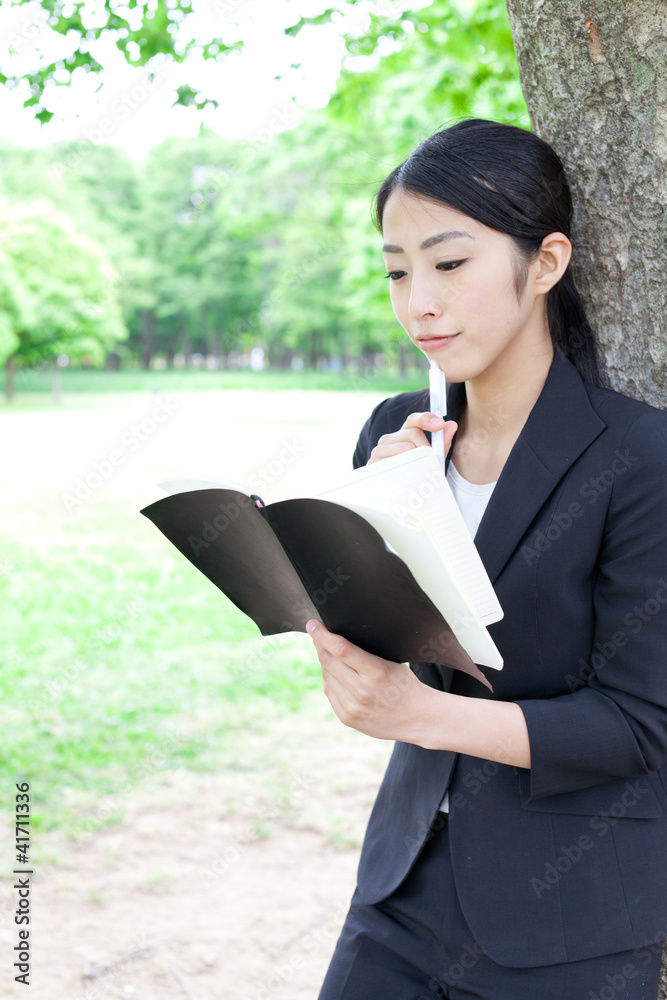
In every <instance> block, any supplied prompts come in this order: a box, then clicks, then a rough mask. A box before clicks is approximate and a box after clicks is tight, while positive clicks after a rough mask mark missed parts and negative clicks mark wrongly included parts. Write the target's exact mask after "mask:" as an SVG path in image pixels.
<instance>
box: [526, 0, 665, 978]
mask: <svg viewBox="0 0 667 1000" xmlns="http://www.w3.org/2000/svg"><path fill="white" fill-rule="evenodd" d="M554 7H555V8H556V10H555V12H554ZM507 9H508V12H509V17H510V24H511V27H512V36H513V39H514V47H515V49H516V54H517V58H518V61H519V68H520V72H521V85H522V87H523V93H524V96H525V98H526V103H527V105H528V109H529V111H530V117H531V123H532V128H533V131H534V132H535V133H536V134H537V135H539V136H541V138H543V139H546V141H547V142H548V143H549V144H550V145H551V146H553V148H554V149H555V150H556V152H557V153H558V155H559V156H560V158H561V160H562V161H563V164H564V166H565V170H566V173H567V176H568V180H569V183H570V187H571V190H572V201H573V212H572V223H573V225H572V243H573V247H574V248H575V259H576V279H577V284H578V287H579V289H580V291H581V294H582V297H583V299H584V304H585V306H586V311H587V313H588V318H589V320H590V323H591V326H592V327H593V329H594V330H595V332H596V336H597V341H598V344H599V345H600V361H601V367H602V369H603V377H604V378H605V379H606V382H607V384H608V385H609V386H610V387H611V388H614V389H617V390H619V391H620V392H623V393H625V394H626V395H628V396H634V397H636V398H639V399H644V400H646V401H647V402H649V403H652V404H653V405H654V406H658V407H661V408H663V409H664V408H665V407H667V315H666V313H667V305H666V303H667V298H666V296H665V281H666V278H667V274H666V272H667V238H666V234H667V71H666V68H665V67H666V66H667V6H665V5H664V4H656V3H653V2H650V3H649V2H647V0H632V2H631V3H627V2H624V0H603V2H602V3H597V4H595V5H590V6H589V5H586V6H584V5H583V4H581V3H576V2H574V0H562V2H561V3H559V4H557V5H554V4H549V3H546V2H545V0H507ZM660 996H661V997H665V996H667V947H666V948H665V949H663V958H662V975H661V990H660Z"/></svg>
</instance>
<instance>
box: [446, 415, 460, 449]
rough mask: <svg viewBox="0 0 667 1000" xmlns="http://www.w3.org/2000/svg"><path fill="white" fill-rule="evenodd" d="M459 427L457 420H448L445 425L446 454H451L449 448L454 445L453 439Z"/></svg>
mask: <svg viewBox="0 0 667 1000" xmlns="http://www.w3.org/2000/svg"><path fill="white" fill-rule="evenodd" d="M458 429H459V425H458V424H457V422H456V421H455V420H446V421H445V426H444V428H443V432H444V438H445V455H447V454H449V449H450V448H451V446H452V439H453V437H454V435H455V434H456V432H457V430H458Z"/></svg>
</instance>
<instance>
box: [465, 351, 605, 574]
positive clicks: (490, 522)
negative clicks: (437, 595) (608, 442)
mask: <svg viewBox="0 0 667 1000" xmlns="http://www.w3.org/2000/svg"><path fill="white" fill-rule="evenodd" d="M465 401H466V395H465V382H459V383H453V384H452V385H450V387H449V391H448V394H447V416H448V419H450V420H458V419H459V417H460V415H461V412H462V410H463V407H464V406H465ZM606 426H607V425H606V424H605V423H604V421H603V420H602V419H601V418H600V417H599V416H598V415H597V413H596V412H595V410H594V409H593V407H592V406H591V403H590V400H589V398H588V394H587V392H586V388H585V386H584V383H583V381H582V379H581V376H580V375H579V373H578V371H577V370H576V368H575V367H574V365H573V364H572V362H570V361H568V359H567V358H566V357H565V355H564V354H563V352H562V351H561V350H560V349H558V348H556V351H555V353H554V358H553V361H552V363H551V367H550V369H549V373H548V375H547V378H546V381H545V383H544V387H543V389H542V392H541V393H540V395H539V397H538V399H537V402H536V403H535V405H534V406H533V408H532V410H531V411H530V413H529V414H528V418H527V420H526V423H525V424H524V426H523V428H522V430H521V433H520V434H519V437H518V438H517V440H516V441H515V443H514V446H513V448H512V450H511V452H510V454H509V457H508V459H507V461H506V462H505V465H504V467H503V470H502V472H501V474H500V478H499V479H498V482H497V484H496V487H495V489H494V491H493V493H492V494H491V498H490V500H489V503H488V506H487V508H486V510H485V512H484V516H483V518H482V520H481V522H480V525H479V528H478V530H477V534H476V535H475V545H476V547H477V550H478V552H479V554H480V556H481V558H482V562H483V563H484V566H485V568H486V571H487V573H488V574H489V577H490V579H491V582H492V583H495V581H496V579H497V578H498V576H499V575H500V573H501V572H502V570H503V568H504V566H505V564H506V563H507V561H508V559H509V558H510V556H511V555H512V553H513V552H514V551H515V549H516V547H517V546H518V544H519V542H520V541H521V538H522V537H523V535H524V534H525V532H526V530H527V529H528V527H529V526H530V523H531V521H532V520H533V518H534V517H535V516H536V514H537V513H538V511H539V510H540V508H541V507H542V506H543V504H544V503H545V502H546V500H547V499H548V497H549V495H550V494H551V492H552V491H553V489H554V488H555V486H556V485H557V483H558V482H559V480H560V479H561V478H562V477H563V476H564V475H565V473H566V472H567V470H568V469H569V468H571V466H572V464H573V463H574V462H575V460H576V459H577V458H578V457H579V455H581V453H582V452H583V451H584V450H585V449H586V448H587V447H588V445H589V444H590V443H591V442H592V441H594V440H595V438H596V437H597V436H598V435H599V434H600V433H601V432H602V431H603V430H604V429H605V427H606ZM455 447H456V437H454V442H453V445H452V448H451V449H450V452H449V455H448V456H447V464H449V459H450V458H451V456H452V454H453V453H455Z"/></svg>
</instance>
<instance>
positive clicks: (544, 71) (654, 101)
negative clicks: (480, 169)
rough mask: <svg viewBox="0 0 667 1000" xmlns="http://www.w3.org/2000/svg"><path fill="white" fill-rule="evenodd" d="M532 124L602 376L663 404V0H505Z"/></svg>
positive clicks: (666, 196) (666, 371)
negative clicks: (559, 180) (556, 176)
mask: <svg viewBox="0 0 667 1000" xmlns="http://www.w3.org/2000/svg"><path fill="white" fill-rule="evenodd" d="M507 8H508V12H509V17H510V24H511V27H512V35H513V38H514V45H515V49H516V54H517V58H518V60H519V67H520V71H521V84H522V87H523V92H524V96H525V98H526V102H527V104H528V108H529V110H530V117H531V122H532V128H533V131H534V132H535V133H536V134H537V135H539V136H540V137H541V138H543V139H546V141H547V142H548V143H549V144H550V145H551V146H553V148H554V149H555V150H556V152H557V153H558V155H559V156H560V158H561V160H562V161H563V164H564V166H565V170H566V172H567V176H568V180H569V182H570V186H571V189H572V200H573V214H572V222H573V226H572V243H573V247H574V248H575V253H574V256H575V258H576V279H577V284H578V286H579V289H580V291H581V294H582V297H583V299H584V304H585V306H586V309H587V312H588V317H589V320H590V323H591V326H592V327H593V329H594V330H595V332H596V335H597V340H598V343H599V345H600V360H601V367H602V370H603V378H605V380H606V383H607V385H609V386H611V387H612V388H614V389H618V390H619V391H621V392H624V393H625V394H626V395H628V396H634V397H636V398H639V399H645V400H646V401H647V402H649V403H652V404H653V405H654V406H659V407H662V408H664V407H666V406H667V338H666V331H667V304H666V303H667V299H666V298H665V279H666V277H667V275H666V271H667V240H666V238H665V234H666V233H667V72H666V70H665V66H666V60H667V37H666V36H667V6H665V4H656V3H655V2H648V0H632V2H631V3H628V2H626V0H603V2H602V3H596V4H590V5H589V4H583V3H577V2H575V0H562V2H561V3H558V4H550V3H546V2H545V0H507Z"/></svg>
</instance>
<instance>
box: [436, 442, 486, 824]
mask: <svg viewBox="0 0 667 1000" xmlns="http://www.w3.org/2000/svg"><path fill="white" fill-rule="evenodd" d="M447 482H448V483H449V485H450V487H451V490H452V493H453V494H454V499H455V500H456V502H457V504H458V505H459V508H460V510H461V513H462V514H463V520H464V521H465V523H466V527H467V528H468V531H469V532H470V534H471V536H472V537H473V538H474V537H475V535H476V533H477V529H478V528H479V522H480V521H481V520H482V516H483V514H484V511H485V510H486V505H487V504H488V502H489V499H490V497H491V494H492V493H493V490H494V487H495V485H496V484H495V483H481V484H478V483H469V482H468V480H467V479H464V478H463V476H462V475H461V474H460V472H457V470H456V469H455V468H454V462H453V461H450V463H449V468H448V469H447ZM440 812H449V792H445V797H444V799H443V800H442V802H441V803H440Z"/></svg>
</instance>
